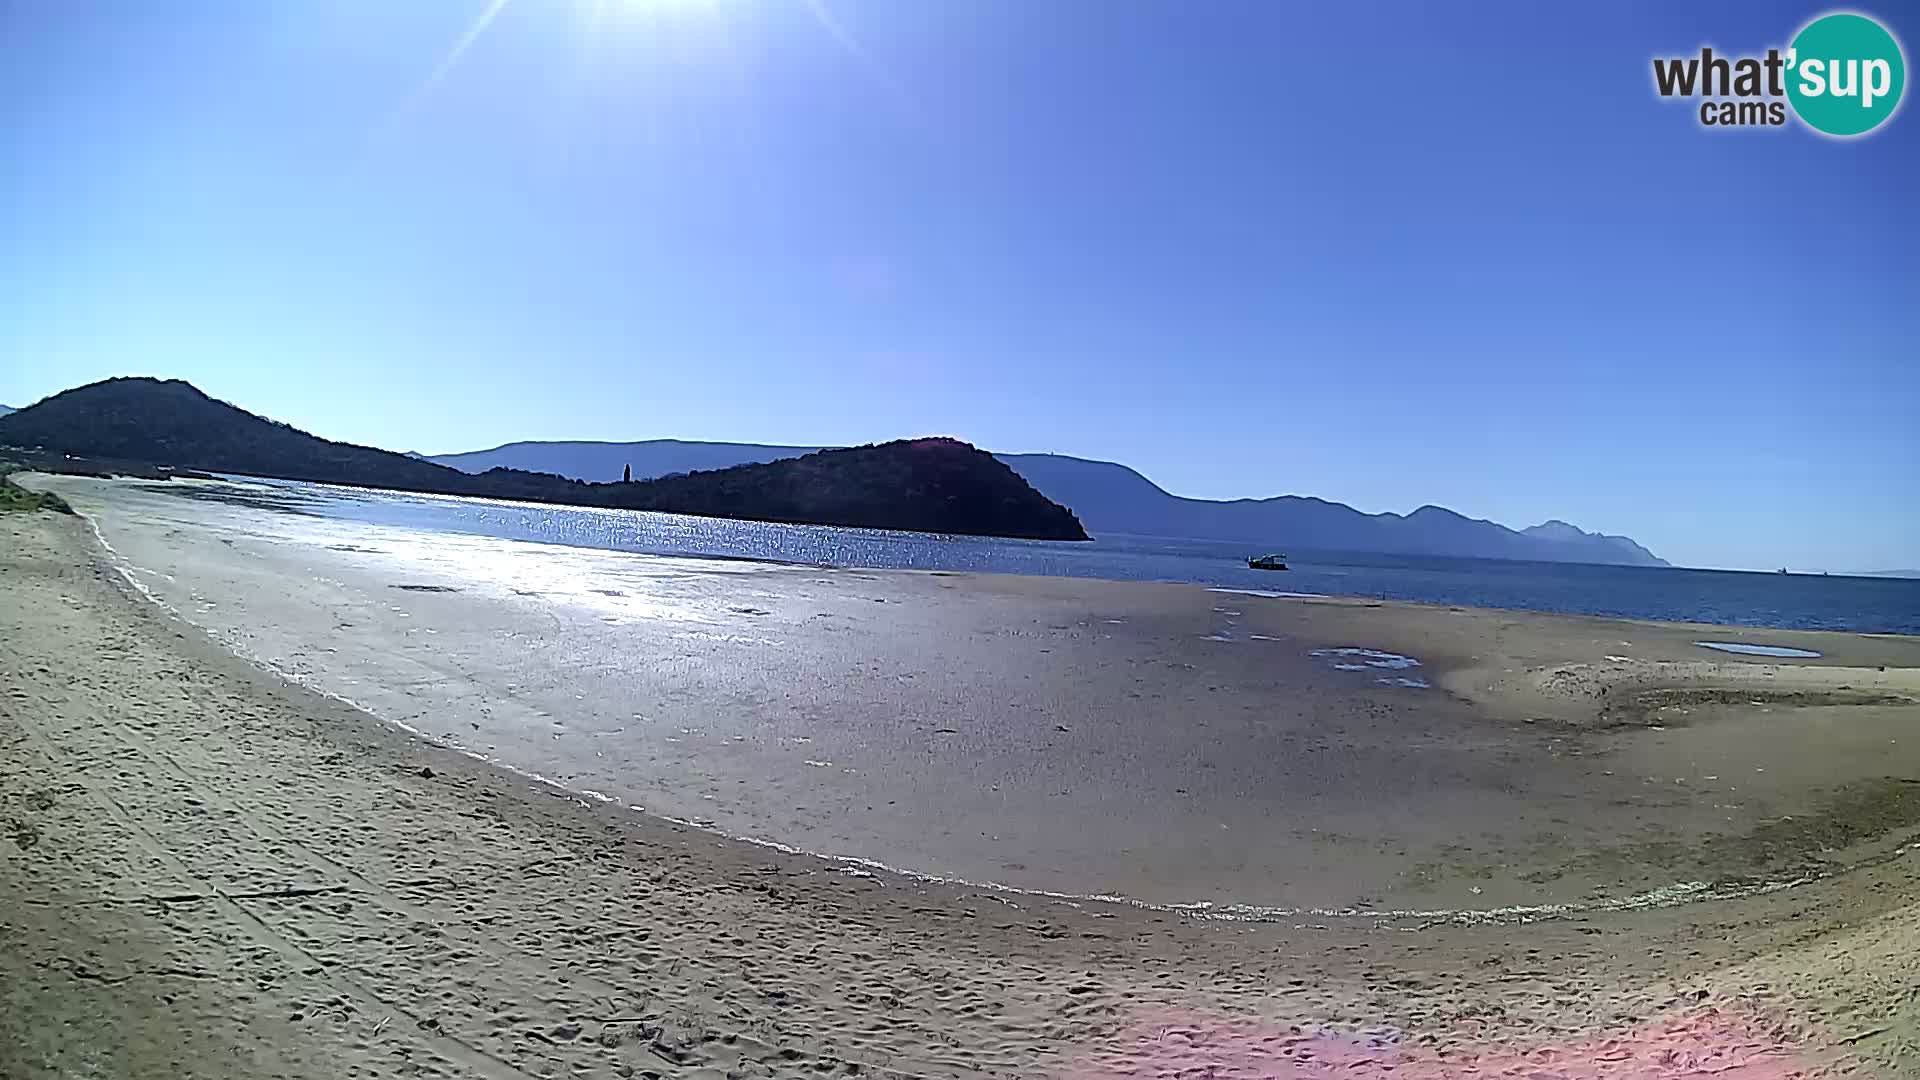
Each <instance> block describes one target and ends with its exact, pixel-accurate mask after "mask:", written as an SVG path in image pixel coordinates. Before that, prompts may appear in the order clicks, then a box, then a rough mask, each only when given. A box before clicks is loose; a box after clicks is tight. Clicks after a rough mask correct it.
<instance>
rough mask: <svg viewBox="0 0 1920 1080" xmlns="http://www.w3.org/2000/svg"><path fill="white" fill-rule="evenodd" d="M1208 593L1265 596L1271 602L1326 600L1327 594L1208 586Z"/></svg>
mask: <svg viewBox="0 0 1920 1080" xmlns="http://www.w3.org/2000/svg"><path fill="white" fill-rule="evenodd" d="M1207 591H1208V592H1217V593H1231V594H1232V595H1234V596H1264V597H1267V598H1268V599H1270V600H1325V599H1326V598H1327V594H1326V593H1317V592H1269V591H1267V590H1265V589H1222V588H1216V587H1214V586H1211V585H1209V586H1207Z"/></svg>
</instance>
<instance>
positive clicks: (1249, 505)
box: [423, 439, 1669, 566]
mask: <svg viewBox="0 0 1920 1080" xmlns="http://www.w3.org/2000/svg"><path fill="white" fill-rule="evenodd" d="M819 449H820V448H819V447H813V446H771V445H763V444H758V443H715V442H684V441H681V440H678V439H653V440H648V441H644V442H626V443H619V442H516V443H508V444H506V445H505V446H498V447H495V448H493V449H491V450H476V451H472V452H469V453H461V454H440V455H435V456H433V457H428V458H424V459H423V460H428V461H433V462H437V463H439V464H442V465H449V466H452V467H454V468H457V469H462V470H465V471H468V472H481V471H484V470H487V469H491V468H501V467H505V468H512V469H528V470H532V471H535V472H550V473H558V474H560V475H562V476H568V477H572V478H574V479H578V480H589V481H604V480H614V479H618V478H619V477H620V475H621V470H622V469H625V468H628V467H631V468H632V470H633V475H634V477H635V478H636V479H638V478H641V477H654V476H664V475H668V474H672V473H679V472H688V471H693V470H700V469H717V468H725V467H728V466H732V465H739V464H742V463H765V462H772V461H779V460H783V459H786V458H792V457H798V456H800V455H802V454H809V453H813V452H816V451H818V450H819ZM995 456H996V457H998V458H999V459H1000V460H1001V461H1003V462H1005V463H1006V464H1007V465H1009V466H1011V467H1012V468H1013V470H1014V471H1015V472H1017V473H1019V474H1020V475H1021V476H1023V477H1025V478H1026V480H1027V482H1028V483H1030V484H1032V485H1033V486H1034V488H1036V489H1037V490H1038V491H1039V492H1040V493H1041V494H1043V495H1045V496H1046V497H1047V498H1049V499H1052V500H1053V501H1054V502H1057V503H1059V504H1061V505H1063V506H1067V507H1070V508H1071V509H1072V510H1073V512H1074V513H1075V514H1076V515H1078V517H1079V518H1080V520H1081V522H1083V523H1084V524H1085V525H1086V527H1087V528H1088V529H1089V530H1091V531H1093V532H1094V533H1096V534H1098V533H1132V534H1137V535H1144V536H1168V537H1187V538H1194V539H1206V540H1231V541H1236V542H1241V543H1246V544H1248V545H1251V546H1253V547H1257V548H1261V549H1265V548H1267V547H1279V548H1308V549H1322V550H1332V551H1367V552H1393V553H1402V554H1413V555H1454V556H1464V557H1469V558H1494V559H1537V560H1541V561H1547V562H1586V563H1610V564H1616V565H1627V566H1667V565H1669V564H1668V563H1667V562H1666V561H1665V560H1663V559H1661V558H1659V557H1657V556H1655V555H1654V554H1653V553H1652V552H1650V551H1648V550H1647V549H1646V548H1644V547H1641V546H1640V545H1639V544H1637V543H1635V542H1634V541H1633V540H1631V539H1628V538H1627V537H1624V536H1608V535H1605V534H1601V533H1590V532H1586V531H1584V530H1581V529H1579V528H1576V527H1574V526H1572V525H1569V524H1567V523H1566V522H1564V521H1547V522H1543V523H1541V524H1539V525H1534V526H1531V527H1529V528H1526V529H1521V530H1518V531H1516V530H1513V529H1509V528H1507V527H1506V526H1504V525H1500V524H1497V523H1495V522H1491V521H1485V520H1481V519H1478V518H1469V517H1466V516H1464V515H1462V514H1458V513H1455V512H1454V511H1452V510H1448V509H1446V508H1444V507H1439V506H1423V507H1421V508H1419V509H1418V510H1415V511H1413V512H1412V513H1410V514H1364V513H1361V512H1360V511H1358V510H1355V509H1354V508H1353V507H1351V506H1347V505H1346V504H1344V503H1337V502H1329V501H1327V500H1325V499H1316V498H1309V497H1304V496H1298V495H1282V496H1278V497H1275V498H1268V499H1236V500H1232V501H1216V500H1210V499H1188V498H1183V497H1181V496H1178V495H1173V494H1170V493H1169V492H1167V491H1165V490H1163V489H1161V488H1160V487H1159V486H1158V485H1156V484H1154V483H1153V482H1152V481H1151V480H1148V479H1147V478H1146V477H1144V476H1142V475H1140V474H1139V473H1137V472H1135V471H1134V470H1132V469H1130V468H1128V467H1126V466H1125V465H1119V464H1116V463H1114V462H1111V461H1092V460H1088V459H1086V458H1076V457H1067V456H1064V455H1059V454H997V455H995Z"/></svg>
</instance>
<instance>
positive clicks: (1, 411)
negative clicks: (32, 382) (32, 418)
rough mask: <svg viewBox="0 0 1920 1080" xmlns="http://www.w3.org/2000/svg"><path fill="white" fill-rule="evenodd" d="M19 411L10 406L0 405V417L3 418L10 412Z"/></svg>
mask: <svg viewBox="0 0 1920 1080" xmlns="http://www.w3.org/2000/svg"><path fill="white" fill-rule="evenodd" d="M19 411H20V410H18V409H16V408H14V407H13V406H11V405H0V416H5V415H7V414H8V413H10V412H19Z"/></svg>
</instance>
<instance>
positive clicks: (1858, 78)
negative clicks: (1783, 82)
mask: <svg viewBox="0 0 1920 1080" xmlns="http://www.w3.org/2000/svg"><path fill="white" fill-rule="evenodd" d="M1906 88H1907V61H1906V57H1905V56H1904V55H1903V54H1902V53H1901V52H1900V43H1899V42H1898V41H1895V40H1894V37H1893V35H1892V34H1890V33H1888V32H1887V28H1886V27H1884V26H1881V25H1880V24H1879V23H1877V22H1875V21H1873V20H1872V19H1869V18H1867V17H1866V16H1865V15H1855V14H1852V13H1851V12H1843V13H1839V14H1834V15H1822V16H1821V17H1819V18H1817V19H1815V20H1813V21H1812V22H1810V23H1808V24H1807V25H1806V28H1805V29H1803V30H1801V31H1800V33H1799V34H1798V35H1796V36H1795V37H1794V39H1793V45H1792V46H1791V47H1790V48H1789V49H1788V50H1787V100H1788V101H1790V102H1792V103H1793V111H1794V112H1795V113H1797V114H1799V117H1800V119H1801V120H1804V121H1805V122H1806V124H1807V126H1808V127H1810V128H1813V129H1814V130H1815V131H1819V132H1823V133H1825V134H1827V135H1835V136H1839V137H1841V138H1847V137H1850V136H1853V135H1864V134H1866V133H1867V132H1869V131H1872V130H1873V129H1874V128H1877V127H1879V126H1880V125H1881V124H1883V123H1885V122H1886V120H1887V118H1888V117H1890V116H1892V115H1893V112H1894V110H1895V109H1897V108H1899V107H1900V95H1901V93H1902V92H1903V91H1905V90H1906Z"/></svg>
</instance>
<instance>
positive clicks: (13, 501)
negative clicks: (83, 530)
mask: <svg viewBox="0 0 1920 1080" xmlns="http://www.w3.org/2000/svg"><path fill="white" fill-rule="evenodd" d="M35 510H51V511H53V512H54V513H56V514H71V513H73V508H72V507H70V506H68V505H67V501H66V500H65V499H62V498H61V497H60V496H58V495H53V494H50V493H48V492H44V491H28V490H27V489H26V488H23V487H21V486H20V485H18V484H16V483H14V482H13V481H12V480H8V479H4V478H0V513H8V512H20V513H32V512H33V511H35Z"/></svg>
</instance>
